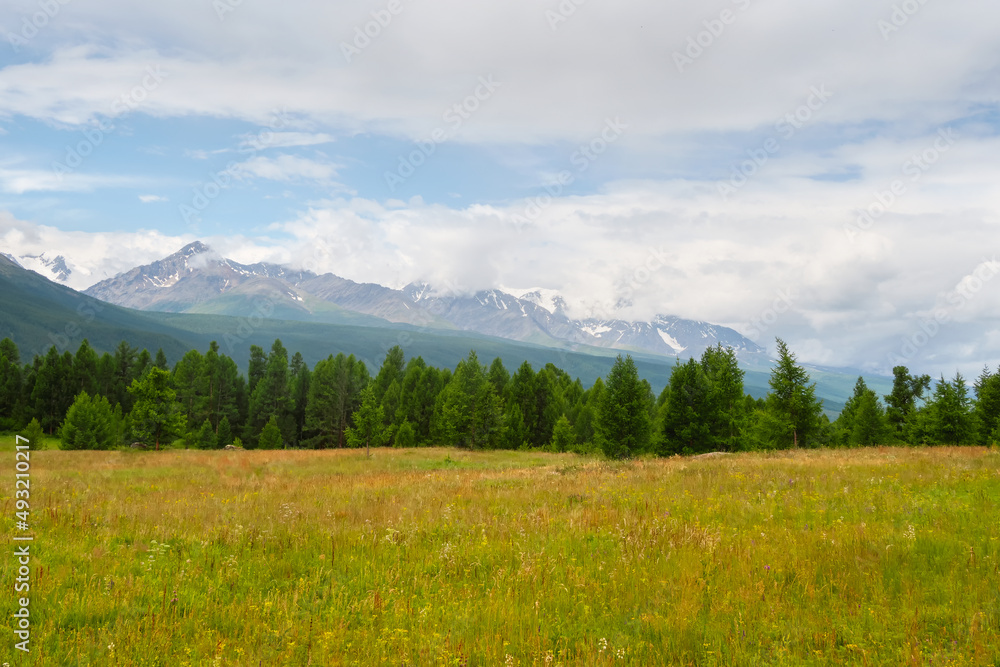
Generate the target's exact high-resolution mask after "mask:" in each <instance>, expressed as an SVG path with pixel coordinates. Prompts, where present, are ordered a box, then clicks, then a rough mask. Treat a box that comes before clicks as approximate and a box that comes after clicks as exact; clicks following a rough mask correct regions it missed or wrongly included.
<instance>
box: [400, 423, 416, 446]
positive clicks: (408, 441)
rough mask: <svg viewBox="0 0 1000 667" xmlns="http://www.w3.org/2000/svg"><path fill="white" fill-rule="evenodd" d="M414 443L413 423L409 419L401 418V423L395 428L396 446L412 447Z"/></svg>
mask: <svg viewBox="0 0 1000 667" xmlns="http://www.w3.org/2000/svg"><path fill="white" fill-rule="evenodd" d="M416 444H417V432H416V431H415V430H414V428H413V424H411V423H410V422H409V421H406V420H403V423H402V424H400V425H399V428H397V429H396V446H397V447H413V446H414V445H416Z"/></svg>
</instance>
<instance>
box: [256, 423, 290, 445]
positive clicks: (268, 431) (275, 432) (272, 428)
mask: <svg viewBox="0 0 1000 667" xmlns="http://www.w3.org/2000/svg"><path fill="white" fill-rule="evenodd" d="M257 444H258V447H259V448H260V449H282V448H283V447H284V443H283V442H282V440H281V429H280V428H278V418H277V417H276V416H275V415H271V418H270V419H269V420H268V422H267V424H265V425H264V428H263V430H261V432H260V438H259V440H258V443H257Z"/></svg>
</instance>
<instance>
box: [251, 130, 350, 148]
mask: <svg viewBox="0 0 1000 667" xmlns="http://www.w3.org/2000/svg"><path fill="white" fill-rule="evenodd" d="M334 141H335V139H334V137H333V135H330V134H323V133H310V132H261V133H257V134H252V135H248V136H246V137H244V140H243V144H242V145H243V146H244V147H246V148H249V149H253V150H257V151H259V150H264V149H267V148H293V147H296V146H318V145H320V144H329V143H333V142H334Z"/></svg>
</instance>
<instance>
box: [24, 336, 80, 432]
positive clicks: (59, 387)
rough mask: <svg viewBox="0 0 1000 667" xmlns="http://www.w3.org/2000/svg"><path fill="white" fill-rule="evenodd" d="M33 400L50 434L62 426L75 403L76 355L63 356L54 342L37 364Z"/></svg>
mask: <svg viewBox="0 0 1000 667" xmlns="http://www.w3.org/2000/svg"><path fill="white" fill-rule="evenodd" d="M33 380H34V386H33V387H32V392H31V402H32V404H33V406H34V415H35V416H36V417H37V418H38V421H39V423H41V425H42V428H43V429H45V432H46V433H48V434H50V435H51V434H53V433H55V432H56V429H58V427H59V424H60V423H61V422H62V419H63V417H64V416H65V415H66V411H67V410H68V409H69V406H70V405H72V404H73V397H74V396H75V395H76V394H75V393H73V392H72V387H73V357H72V355H70V353H69V352H67V353H66V355H65V356H61V355H60V354H59V352H58V351H57V350H56V347H55V346H54V345H53V346H52V347H50V348H49V351H48V353H47V354H46V355H45V357H44V358H43V359H40V360H39V362H38V363H36V365H35V371H34V378H33Z"/></svg>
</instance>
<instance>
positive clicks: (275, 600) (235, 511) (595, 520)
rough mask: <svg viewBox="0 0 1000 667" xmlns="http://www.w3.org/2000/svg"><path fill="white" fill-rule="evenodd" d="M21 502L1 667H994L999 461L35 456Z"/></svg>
mask: <svg viewBox="0 0 1000 667" xmlns="http://www.w3.org/2000/svg"><path fill="white" fill-rule="evenodd" d="M0 445H2V447H0V448H2V449H3V451H2V452H0V457H2V459H3V460H4V461H6V464H5V465H4V466H3V468H2V469H3V470H5V471H7V472H5V473H3V478H5V479H6V481H5V482H4V483H3V491H2V492H0V497H3V503H4V514H3V521H4V525H5V527H6V531H7V533H8V535H11V534H13V533H15V530H14V511H15V509H14V500H13V495H14V494H13V487H14V455H13V451H12V449H13V447H12V445H13V438H12V437H11V438H4V439H3V441H2V443H0ZM31 485H32V486H31V491H32V493H31V508H32V514H31V523H32V526H33V529H34V531H35V534H36V536H37V537H36V541H35V542H34V543H33V545H32V547H31V548H32V553H33V554H34V556H35V558H34V560H33V563H32V574H31V577H32V582H31V586H32V588H31V593H30V595H31V614H32V616H31V618H32V624H33V625H32V641H31V647H32V652H31V654H30V655H28V656H24V655H23V654H20V653H19V652H15V651H14V650H13V644H14V641H15V639H14V638H13V623H12V619H11V618H10V616H9V614H7V613H5V614H4V621H3V625H4V628H3V632H2V637H3V638H2V639H0V664H3V663H4V662H9V663H10V664H11V665H41V664H45V665H53V666H55V665H59V666H62V665H94V666H98V665H100V666H104V665H233V666H244V665H267V666H273V665H375V664H387V665H504V666H506V665H618V664H621V665H659V664H664V665H666V664H676V665H706V666H709V665H843V664H847V665H871V666H874V665H893V666H896V665H942V666H943V665H993V664H997V660H998V659H1000V454H997V453H993V452H990V451H987V450H983V449H974V448H939V449H878V450H852V451H836V450H829V451H800V452H780V453H776V454H740V455H733V456H722V457H716V458H701V459H680V458H674V459H666V460H637V461H632V462H627V463H610V462H605V461H601V460H598V459H590V458H585V457H580V456H576V455H571V454H547V453H532V452H475V453H473V452H462V451H456V450H445V449H409V450H377V451H376V450H373V456H372V458H371V459H370V460H369V459H366V458H365V456H364V452H363V451H355V450H347V451H323V452H309V451H289V452H284V451H266V452H265V451H254V452H243V451H236V452H222V451H220V452H199V451H179V450H170V451H164V452H132V451H127V452H117V451H115V452H62V451H40V452H33V453H32V458H31ZM11 544H12V543H11ZM12 552H13V547H12V546H9V547H8V549H7V555H4V556H2V557H0V573H2V577H3V581H4V582H5V585H7V586H8V589H7V590H8V595H7V596H6V600H7V601H6V602H5V604H7V608H8V609H11V610H13V602H12V599H13V597H14V593H13V585H12V583H10V582H13V580H14V577H15V570H16V568H17V565H16V560H15V558H14V557H13V556H12V555H10V554H12ZM11 613H12V611H11ZM15 653H18V654H17V655H15Z"/></svg>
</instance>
